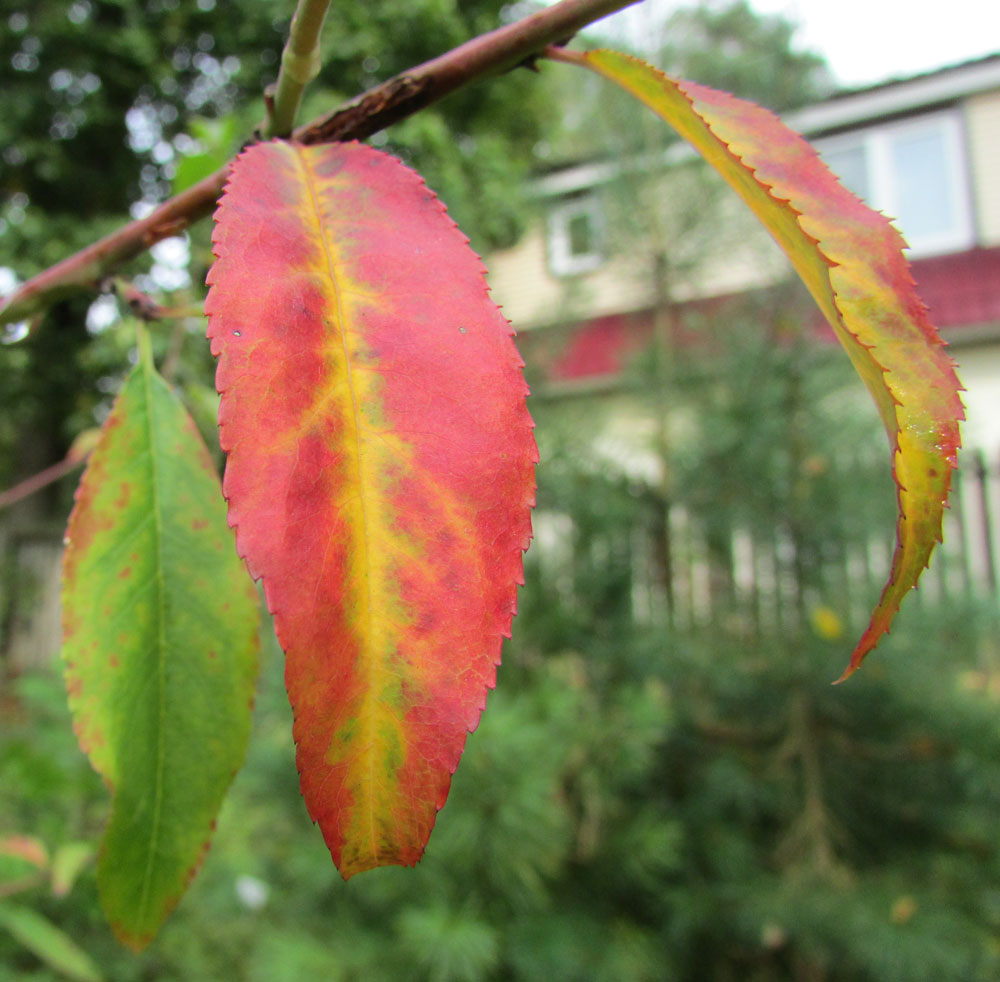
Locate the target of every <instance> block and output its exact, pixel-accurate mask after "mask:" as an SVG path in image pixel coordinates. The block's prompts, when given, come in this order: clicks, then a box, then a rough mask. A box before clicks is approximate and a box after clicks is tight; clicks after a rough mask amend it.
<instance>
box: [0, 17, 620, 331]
mask: <svg viewBox="0 0 1000 982" xmlns="http://www.w3.org/2000/svg"><path fill="white" fill-rule="evenodd" d="M636 2H637V0H562V2H561V3H558V4H555V5H554V6H552V7H547V8H546V9H544V10H541V11H539V12H538V13H536V14H532V15H531V16H530V17H526V18H524V20H521V21H517V22H516V23H514V24H508V25H506V26H505V27H501V28H498V29H497V30H495V31H491V32H490V33H489V34H483V35H482V36H480V37H477V38H474V39H473V40H471V41H467V42H466V43H465V44H463V45H460V46H459V47H457V48H455V49H454V50H452V51H449V52H448V53H447V54H444V55H441V56H440V57H438V58H435V59H433V60H432V61H428V62H425V63H424V64H423V65H419V66H418V67H416V68H412V69H410V70H409V71H407V72H403V73H402V74H401V75H397V76H395V77H394V78H391V79H389V81H387V82H383V83H382V84H381V85H378V86H376V87H375V88H373V89H370V90H369V91H368V92H366V93H364V94H363V95H361V96H359V97H357V98H356V99H354V100H352V101H351V102H348V103H346V104H345V105H343V106H341V107H340V108H339V109H337V110H336V111H335V112H332V113H330V114H329V115H327V116H324V117H322V118H321V119H319V120H316V121H315V122H313V123H310V124H309V125H307V126H303V127H300V128H299V129H298V130H296V131H295V132H294V133H293V138H294V139H296V140H299V141H300V142H302V143H331V142H336V141H343V140H363V139H365V138H366V137H369V136H371V135H372V134H373V133H377V132H378V131H380V130H383V129H385V128H386V127H387V126H389V125H391V124H392V123H395V122H398V121H399V120H401V119H404V118H405V117H407V116H409V115H412V114H413V113H415V112H417V111H418V110H420V109H423V108H424V107H426V106H428V105H430V104H431V103H433V102H436V101H438V100H439V99H442V98H443V97H444V96H446V95H448V94H450V93H451V92H454V91H455V90H456V89H459V88H461V87H463V86H465V85H468V84H469V83H471V82H474V81H477V80H478V79H481V78H484V77H485V76H488V75H492V74H497V73H500V72H503V71H507V70H508V69H510V68H513V67H515V66H517V65H520V64H524V63H530V62H531V61H532V59H533V58H534V57H536V56H537V55H538V54H539V53H540V52H541V51H542V50H543V49H544V48H545V47H546V46H547V45H549V44H553V43H555V42H557V41H564V40H566V39H567V38H569V37H571V36H572V35H573V34H575V33H576V32H577V31H579V30H580V29H581V28H583V27H586V26H587V25H588V24H590V23H592V22H593V21H595V20H599V19H600V18H601V17H605V16H607V15H608V14H610V13H613V12H614V11H616V10H621V9H622V8H623V7H628V6H631V5H632V4H633V3H636ZM228 172H229V166H228V165H226V166H225V167H223V168H221V169H220V170H218V171H216V172H215V173H214V174H211V175H209V176H208V177H206V178H204V179H203V180H201V181H199V182H198V183H197V184H195V185H194V186H193V187H190V188H188V189H187V190H186V191H184V192H182V193H181V194H179V195H177V196H176V197H173V198H170V199H169V200H168V201H165V202H164V203H163V204H162V205H160V206H159V207H158V208H156V209H155V210H154V211H152V212H151V213H150V214H149V215H148V216H147V217H146V218H143V219H140V220H138V221H134V222H130V223H128V224H127V225H125V226H123V227H122V228H120V229H118V230H117V231H115V232H112V233H111V234H110V235H108V236H105V238H103V239H101V240H100V241H98V242H95V243H93V244H92V245H90V246H87V247H86V248H85V249H82V250H81V251H79V252H77V253H75V254H74V255H72V256H70V257H68V258H67V259H64V260H62V262H60V263H57V264H56V265H55V266H52V267H50V268H49V269H46V270H45V271H44V272H41V273H39V274H38V275H37V276H34V277H32V278H31V279H30V280H28V281H27V282H26V283H23V284H22V285H21V286H20V287H18V289H17V290H15V291H14V292H13V293H12V294H11V295H10V296H9V297H7V298H6V300H5V301H4V302H3V303H2V304H0V326H2V325H3V324H12V323H16V322H19V321H27V320H28V319H29V318H31V317H33V316H34V315H35V314H37V313H38V312H39V311H42V310H44V309H45V308H47V307H48V306H49V305H50V304H52V303H53V302H54V301H55V300H58V299H60V298H62V297H64V296H67V295H71V294H74V293H78V292H81V291H87V290H95V289H97V287H98V284H99V283H100V282H101V281H102V280H103V279H104V278H105V277H107V276H108V275H109V274H110V273H111V272H113V271H114V270H115V269H116V268H117V267H118V266H120V265H121V264H122V263H124V262H126V261H127V260H129V259H132V258H134V257H135V256H138V255H140V254H141V253H143V252H145V251H146V250H147V249H149V248H150V246H152V245H155V244H156V243H157V242H159V241H160V240H161V239H165V238H168V237H170V236H172V235H179V234H180V233H181V232H183V231H184V230H185V229H186V228H187V227H188V226H189V225H191V224H192V223H193V222H196V221H198V220H199V219H201V218H204V217H205V216H206V215H208V214H210V213H211V212H212V210H213V209H214V207H215V203H216V201H217V200H218V198H219V195H220V194H221V193H222V189H223V187H224V185H225V182H226V176H227V174H228ZM30 330H31V327H30V326H29V332H30Z"/></svg>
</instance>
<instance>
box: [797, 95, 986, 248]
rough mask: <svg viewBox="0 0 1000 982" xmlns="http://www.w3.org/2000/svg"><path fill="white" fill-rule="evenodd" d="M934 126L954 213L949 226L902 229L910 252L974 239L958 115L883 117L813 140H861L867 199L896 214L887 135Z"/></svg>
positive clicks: (841, 143)
mask: <svg viewBox="0 0 1000 982" xmlns="http://www.w3.org/2000/svg"><path fill="white" fill-rule="evenodd" d="M928 130H933V131H934V132H936V133H940V134H941V136H942V142H943V147H944V154H945V166H946V168H947V172H948V175H949V181H948V187H947V191H948V198H949V201H948V203H949V206H950V211H951V215H952V219H953V223H952V226H951V228H949V229H946V230H942V231H941V232H940V233H938V234H936V235H919V236H912V235H911V234H909V233H908V232H907V230H906V229H905V228H903V227H902V226H899V225H897V227H898V228H899V229H900V231H901V232H902V233H903V237H904V238H905V239H906V241H907V243H908V245H909V247H910V249H909V253H910V255H911V256H931V255H938V254H941V253H947V252H957V251H960V250H962V249H968V248H970V247H971V246H973V245H974V244H975V223H974V222H973V216H972V203H971V200H970V188H969V176H968V175H969V168H968V162H967V159H966V154H965V141H964V139H963V128H962V120H961V117H960V115H959V113H958V112H957V111H955V110H950V109H949V110H944V111H941V112H935V113H925V114H923V115H921V116H916V117H913V118H911V119H904V120H900V121H898V122H895V123H883V124H881V125H878V126H871V127H867V128H865V129H859V130H852V131H851V132H849V133H843V134H840V135H837V136H832V137H827V138H825V139H818V140H816V141H814V143H815V146H816V149H817V150H819V151H820V153H821V154H822V153H824V152H826V151H831V152H832V151H837V150H845V149H849V148H853V147H858V146H862V147H864V151H865V160H866V164H867V177H868V191H869V193H868V198H867V203H868V204H869V205H870V206H871V207H872V208H875V209H877V210H878V211H881V212H884V213H885V214H886V215H888V216H889V217H890V218H893V219H895V217H896V215H898V214H899V208H898V200H897V195H896V184H895V182H894V180H893V172H892V150H891V146H892V141H893V140H895V139H898V138H899V137H901V136H907V135H909V134H918V133H920V132H922V131H928Z"/></svg>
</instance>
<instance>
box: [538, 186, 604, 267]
mask: <svg viewBox="0 0 1000 982" xmlns="http://www.w3.org/2000/svg"><path fill="white" fill-rule="evenodd" d="M548 251H549V267H550V269H551V270H552V272H553V273H555V275H556V276H575V275H577V274H579V273H589V272H590V271H591V270H593V269H596V268H597V267H598V266H600V265H601V263H603V262H604V217H603V212H602V210H601V203H600V200H599V199H598V198H597V196H596V195H592V194H591V195H586V196H584V197H575V198H571V199H569V200H567V201H563V202H562V203H561V204H558V205H556V206H555V207H554V208H552V210H551V211H550V212H549V236H548Z"/></svg>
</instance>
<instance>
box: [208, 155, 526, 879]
mask: <svg viewBox="0 0 1000 982" xmlns="http://www.w3.org/2000/svg"><path fill="white" fill-rule="evenodd" d="M214 243H215V253H216V256H217V257H218V260H217V262H216V263H215V265H214V267H213V268H212V271H211V273H210V276H209V283H210V284H211V290H210V292H209V296H208V300H207V302H206V312H207V313H208V315H209V318H210V325H209V337H210V338H211V340H212V351H213V353H214V354H216V355H217V356H218V357H219V364H218V372H217V376H216V384H217V387H218V389H219V392H220V393H221V394H222V405H221V409H220V413H219V426H220V439H221V443H222V447H223V449H224V450H225V451H226V452H227V454H228V460H227V465H226V476H225V481H224V486H223V487H224V492H225V495H226V497H227V499H228V500H229V521H230V524H232V525H233V526H234V527H235V528H236V538H237V549H238V551H239V553H240V555H242V556H244V557H245V558H246V561H247V565H248V566H249V568H250V572H251V573H252V574H253V576H254V577H258V578H261V579H262V581H263V584H264V590H265V594H266V596H267V600H268V605H269V607H270V609H271V611H272V612H273V613H274V619H275V626H276V630H277V634H278V638H279V640H280V642H281V645H282V647H283V648H284V650H285V652H286V656H287V662H286V683H287V686H288V692H289V697H290V699H291V702H292V706H293V708H294V711H295V726H294V735H295V740H296V743H297V745H298V749H297V763H298V767H299V772H300V775H301V785H302V792H303V795H304V797H305V800H306V804H307V807H308V809H309V813H310V815H311V816H312V817H313V819H314V820H315V821H317V822H318V823H319V825H320V827H321V829H322V831H323V835H324V837H325V839H326V842H327V844H328V846H329V847H330V851H331V852H332V854H333V857H334V860H335V862H336V863H337V865H338V867H339V869H340V871H341V873H342V874H343V875H344V876H345V877H349V876H351V875H353V874H354V873H357V872H360V871H362V870H365V869H369V868H371V867H373V866H378V865H386V864H391V863H400V864H411V863H414V862H416V861H417V860H418V859H419V858H420V855H421V854H422V852H423V848H424V845H425V843H426V841H427V838H428V836H429V835H430V831H431V828H432V826H433V824H434V819H435V817H436V813H437V811H438V809H439V808H440V807H441V806H442V805H443V804H444V801H445V798H446V796H447V793H448V787H449V784H450V781H451V775H452V773H453V772H454V770H455V768H456V766H457V764H458V760H459V757H460V755H461V753H462V748H463V746H464V743H465V738H466V734H467V732H468V731H471V730H472V729H474V728H475V727H476V725H477V723H478V720H479V715H480V713H481V711H482V709H483V706H484V704H485V697H486V690H487V689H488V688H491V687H492V686H493V685H494V683H495V678H496V665H497V664H498V663H499V659H500V646H501V637H502V636H509V630H510V622H511V618H512V616H513V614H514V611H515V607H516V589H517V588H516V585H517V584H518V583H520V582H522V551H523V550H524V549H525V548H526V547H527V544H528V540H529V537H530V520H529V509H530V507H531V505H532V503H533V492H534V483H533V464H534V462H535V461H536V459H537V454H536V450H535V444H534V439H533V436H532V433H531V428H532V423H531V419H530V417H529V416H528V413H527V409H526V407H525V401H524V400H525V396H526V394H527V388H526V386H525V384H524V381H523V378H522V375H521V367H522V362H521V360H520V358H519V356H518V354H517V351H516V349H515V348H514V345H513V343H512V341H511V330H510V327H509V325H508V324H507V322H506V321H505V320H504V318H503V317H502V315H501V314H500V312H499V309H498V308H497V307H496V306H495V305H494V304H493V303H492V302H491V301H490V299H489V296H488V292H487V288H486V284H485V281H484V278H483V270H482V266H481V263H480V261H479V259H478V257H476V255H475V254H474V253H473V252H472V251H471V250H470V249H469V247H468V243H467V241H466V239H465V237H464V236H463V235H462V234H461V233H460V232H459V231H458V229H457V228H456V227H455V225H454V223H453V222H452V221H451V219H450V218H449V217H448V215H447V213H446V212H445V210H444V207H443V206H442V205H441V203H440V202H439V201H438V200H437V198H435V196H434V195H433V194H432V193H431V191H429V190H428V189H427V187H426V186H425V185H424V183H423V181H422V180H421V179H420V178H419V177H418V176H417V175H416V174H414V173H413V172H412V171H410V170H409V169H407V168H406V167H404V166H403V165H402V164H400V163H399V162H398V161H397V160H395V159H393V158H392V157H389V156H388V155H386V154H383V153H380V152H378V151H375V150H372V149H371V148H369V147H365V146H362V145H359V144H339V145H332V146H322V147H308V148H306V147H302V146H297V145H295V144H291V143H280V142H274V143H268V144H262V145H258V146H255V147H253V148H251V149H250V150H248V151H246V152H245V153H244V154H242V155H241V156H240V158H239V159H238V160H237V162H236V164H235V166H234V168H233V172H232V175H231V177H230V180H229V183H228V186H227V188H226V192H225V194H224V196H223V198H222V201H221V205H220V208H219V211H218V212H217V214H216V228H215V233H214Z"/></svg>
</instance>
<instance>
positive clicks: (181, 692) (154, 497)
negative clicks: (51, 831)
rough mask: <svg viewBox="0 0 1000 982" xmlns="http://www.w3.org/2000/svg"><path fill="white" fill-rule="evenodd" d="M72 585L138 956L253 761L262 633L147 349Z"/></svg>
mask: <svg viewBox="0 0 1000 982" xmlns="http://www.w3.org/2000/svg"><path fill="white" fill-rule="evenodd" d="M63 572H64V583H63V631H64V647H63V654H64V658H65V663H66V680H67V686H68V689H69V696H70V708H71V709H72V711H73V715H74V722H75V726H76V731H77V736H78V738H79V740H80V744H81V746H82V747H83V749H84V750H85V751H86V752H87V753H88V754H89V756H90V759H91V762H92V763H93V765H94V767H95V768H96V769H97V770H98V771H99V772H100V773H101V775H102V776H103V777H104V779H105V780H106V781H107V783H108V785H109V787H110V789H111V793H112V809H111V818H110V820H109V823H108V828H107V831H106V833H105V837H104V842H103V844H102V847H101V854H100V858H99V860H98V868H97V880H98V887H99V890H100V895H101V903H102V906H103V907H104V910H105V912H106V914H107V915H108V919H109V920H110V922H111V925H112V927H113V929H114V930H115V933H116V934H117V935H118V936H119V937H120V938H121V939H122V940H123V941H125V942H126V943H127V944H130V945H132V946H133V947H137V948H138V947H142V946H143V945H144V944H146V943H147V942H148V941H149V940H150V939H151V938H152V937H153V935H154V934H155V932H156V930H157V928H158V927H159V925H160V923H161V922H162V921H163V919H164V918H165V917H166V915H167V913H168V912H169V911H170V909H171V908H172V907H173V906H174V904H176V902H177V900H178V899H179V897H180V896H181V894H182V893H183V891H184V889H185V887H186V886H187V883H188V881H189V880H190V878H191V877H192V876H193V874H194V872H195V871H196V869H197V867H198V865H199V863H200V861H201V858H202V855H203V853H204V851H205V848H206V847H207V843H208V838H209V835H210V833H211V829H212V826H213V824H214V820H215V815H216V812H217V811H218V808H219V805H220V803H221V801H222V797H223V795H224V794H225V791H226V789H227V788H228V786H229V783H230V781H231V780H232V777H233V774H234V773H235V772H236V770H237V768H238V767H239V766H240V764H241V763H242V761H243V757H244V753H245V750H246V743H247V739H248V736H249V730H250V704H251V700H252V697H253V680H254V675H255V671H256V660H257V659H256V652H257V619H258V608H257V598H256V592H255V590H254V589H253V587H252V584H251V582H250V580H249V578H248V577H247V575H246V571H245V569H244V568H243V565H242V563H241V562H240V561H239V559H238V558H237V556H236V551H235V548H234V544H233V538H232V533H231V532H230V531H229V528H228V526H227V523H226V511H225V503H224V501H223V499H222V494H221V489H220V487H219V481H218V477H217V475H216V473H215V470H214V468H213V465H212V461H211V458H210V457H209V455H208V451H207V450H206V449H205V446H204V444H203V443H202V442H201V439H200V437H199V436H198V433H197V431H196V429H195V427H194V424H193V423H192V422H191V420H190V418H189V417H188V415H187V413H186V412H185V411H184V409H183V407H182V406H181V404H180V402H179V400H178V399H177V397H176V396H175V395H174V394H173V393H172V392H171V391H170V389H169V388H168V386H167V385H166V383H165V382H164V381H163V379H161V378H160V377H159V375H157V374H156V372H155V370H154V368H153V365H152V360H151V358H150V357H149V354H148V350H146V352H145V354H144V356H143V357H142V358H141V359H140V363H139V365H137V366H136V368H135V370H134V371H133V372H132V374H131V375H130V376H129V378H128V379H127V381H126V382H125V386H124V388H123V389H122V391H121V394H120V395H119V396H118V398H117V400H116V401H115V404H114V408H113V409H112V411H111V415H110V416H109V417H108V419H107V421H106V422H105V424H104V427H103V432H102V435H101V440H100V443H99V444H98V446H97V448H96V449H95V450H94V452H93V454H92V456H91V458H90V463H89V465H88V467H87V470H86V472H85V474H84V476H83V480H82V481H81V483H80V487H79V489H78V491H77V496H76V506H75V507H74V509H73V514H72V516H71V517H70V523H69V530H68V545H67V549H66V557H65V562H64V570H63Z"/></svg>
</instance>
